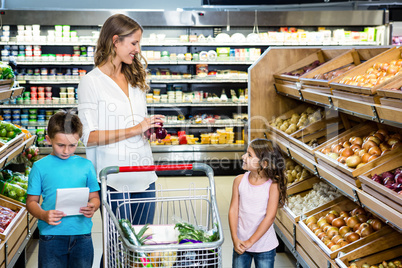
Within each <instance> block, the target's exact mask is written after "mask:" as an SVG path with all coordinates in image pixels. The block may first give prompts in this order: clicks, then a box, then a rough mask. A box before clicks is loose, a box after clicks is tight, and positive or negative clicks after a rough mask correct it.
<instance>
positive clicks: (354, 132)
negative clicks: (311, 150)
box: [315, 122, 402, 177]
mask: <svg viewBox="0 0 402 268" xmlns="http://www.w3.org/2000/svg"><path fill="white" fill-rule="evenodd" d="M381 127H382V128H385V129H388V130H392V131H394V132H398V133H400V132H401V130H399V129H397V128H392V127H390V126H387V125H383V126H381ZM378 129H379V128H378V126H377V125H376V124H375V123H374V122H367V123H364V124H363V125H358V126H355V127H353V128H352V129H350V130H349V131H347V133H346V132H345V133H343V134H341V135H339V136H337V137H335V138H332V139H330V140H328V141H327V142H325V143H324V144H322V145H321V146H319V147H317V148H316V149H315V156H316V158H317V163H318V164H321V163H327V164H329V165H331V166H333V167H335V168H337V169H339V170H340V171H342V172H344V173H345V174H347V175H349V176H351V177H356V176H358V175H360V174H363V173H365V172H367V171H369V170H370V169H372V168H374V167H376V166H378V165H379V164H380V163H383V162H384V161H387V160H389V159H392V158H395V157H402V150H401V148H396V149H395V150H391V151H390V152H389V153H386V154H384V155H382V156H380V157H378V158H376V159H374V160H372V161H370V162H368V163H366V164H365V165H363V166H362V167H360V168H349V167H348V166H347V165H346V164H341V163H339V162H338V161H337V160H336V159H333V158H331V157H329V156H327V155H325V154H323V153H321V149H322V148H326V147H331V145H332V144H335V143H340V142H345V141H348V140H349V138H350V137H353V136H360V137H362V138H363V137H364V136H367V135H369V133H370V132H372V131H377V130H378Z"/></svg>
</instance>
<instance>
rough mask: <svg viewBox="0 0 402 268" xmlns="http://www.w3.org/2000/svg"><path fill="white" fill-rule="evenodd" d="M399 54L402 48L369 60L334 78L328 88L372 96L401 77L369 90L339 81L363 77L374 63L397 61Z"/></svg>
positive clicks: (396, 76) (399, 57) (398, 76)
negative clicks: (346, 78)
mask: <svg viewBox="0 0 402 268" xmlns="http://www.w3.org/2000/svg"><path fill="white" fill-rule="evenodd" d="M401 52H402V47H392V48H390V49H389V50H387V51H385V52H383V53H381V54H379V55H377V56H375V57H373V58H371V59H370V60H368V61H366V62H364V63H362V64H360V65H359V66H356V67H355V68H353V69H352V70H349V71H348V72H346V73H344V74H342V75H340V76H338V77H336V78H335V79H334V80H333V81H332V82H331V83H330V86H331V88H332V89H340V90H345V91H349V92H354V93H362V94H367V95H374V94H376V92H377V89H379V88H382V87H383V86H385V85H387V84H388V83H391V82H392V81H395V80H396V79H399V78H400V77H402V75H401V74H397V75H395V76H394V77H392V78H391V79H388V80H386V81H384V82H382V83H380V84H377V85H375V86H373V87H371V88H368V87H361V86H353V85H347V84H341V83H339V81H341V80H342V79H343V78H345V77H353V76H356V75H363V74H365V72H366V70H367V69H368V68H370V67H372V66H373V65H374V63H383V62H388V63H389V62H390V61H392V60H399V59H401Z"/></svg>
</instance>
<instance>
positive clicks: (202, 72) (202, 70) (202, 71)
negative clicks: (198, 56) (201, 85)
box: [195, 64, 208, 77]
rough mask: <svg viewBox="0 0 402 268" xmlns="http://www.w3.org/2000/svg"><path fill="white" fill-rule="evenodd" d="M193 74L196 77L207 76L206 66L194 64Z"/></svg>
mask: <svg viewBox="0 0 402 268" xmlns="http://www.w3.org/2000/svg"><path fill="white" fill-rule="evenodd" d="M195 74H196V75H197V76H198V77H206V76H207V75H208V64H196V65H195Z"/></svg>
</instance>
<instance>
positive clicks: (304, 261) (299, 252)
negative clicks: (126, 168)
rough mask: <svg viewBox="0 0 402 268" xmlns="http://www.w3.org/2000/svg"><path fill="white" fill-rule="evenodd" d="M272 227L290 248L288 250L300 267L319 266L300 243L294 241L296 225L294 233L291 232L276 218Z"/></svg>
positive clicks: (315, 267)
mask: <svg viewBox="0 0 402 268" xmlns="http://www.w3.org/2000/svg"><path fill="white" fill-rule="evenodd" d="M274 228H275V231H276V233H277V235H278V236H279V238H280V239H281V240H282V241H283V243H284V244H285V245H286V247H287V248H288V249H289V250H290V252H291V253H292V254H293V256H294V257H295V258H296V259H297V261H298V262H299V263H300V264H301V266H302V267H305V268H319V267H318V266H317V264H315V262H314V261H313V260H312V259H311V258H310V256H309V255H308V254H307V253H306V251H305V250H304V249H303V248H302V247H301V246H300V244H299V243H296V240H295V237H296V236H295V234H296V228H297V227H296V226H295V229H294V234H293V231H292V233H289V232H288V230H287V229H286V228H285V227H284V226H283V224H282V223H281V222H280V221H279V220H278V219H277V218H276V219H275V221H274Z"/></svg>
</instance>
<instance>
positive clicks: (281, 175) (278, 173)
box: [249, 139, 288, 207]
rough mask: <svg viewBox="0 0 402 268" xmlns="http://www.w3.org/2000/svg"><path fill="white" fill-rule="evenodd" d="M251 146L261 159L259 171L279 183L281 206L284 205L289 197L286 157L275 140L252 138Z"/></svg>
mask: <svg viewBox="0 0 402 268" xmlns="http://www.w3.org/2000/svg"><path fill="white" fill-rule="evenodd" d="M249 146H250V147H251V148H252V149H253V150H254V153H255V155H256V156H257V157H258V159H259V160H260V161H259V164H260V169H259V170H258V173H259V174H260V173H261V172H263V175H265V176H266V177H268V178H270V179H272V182H275V183H277V184H278V190H279V206H280V207H283V206H284V205H285V204H286V202H287V199H288V196H287V194H286V185H287V183H288V180H287V178H286V176H285V159H284V158H283V156H282V153H281V151H280V149H279V147H278V146H277V145H276V144H275V143H274V142H273V141H271V140H267V139H255V140H252V141H251V142H250V144H249Z"/></svg>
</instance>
